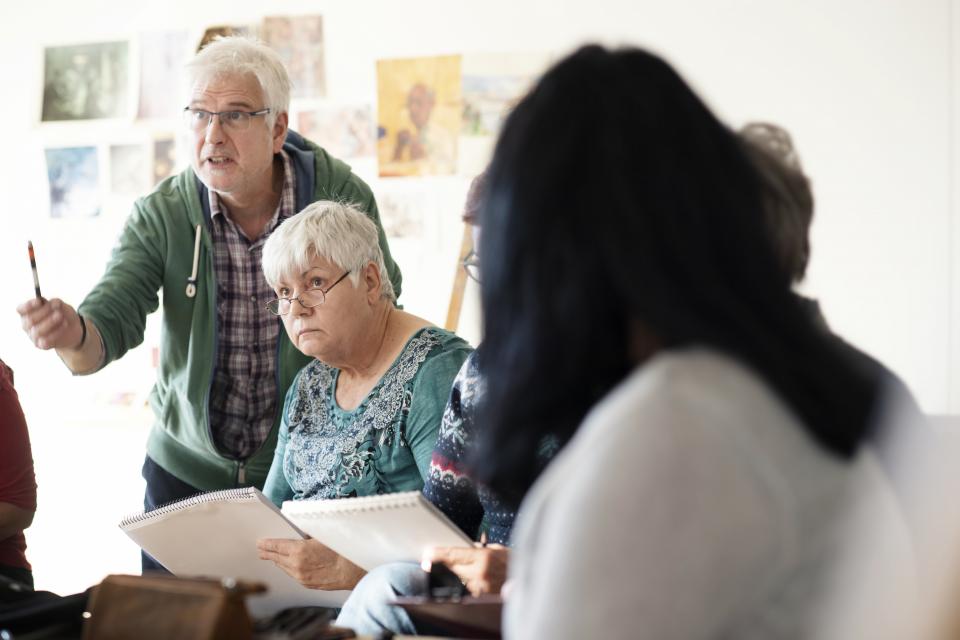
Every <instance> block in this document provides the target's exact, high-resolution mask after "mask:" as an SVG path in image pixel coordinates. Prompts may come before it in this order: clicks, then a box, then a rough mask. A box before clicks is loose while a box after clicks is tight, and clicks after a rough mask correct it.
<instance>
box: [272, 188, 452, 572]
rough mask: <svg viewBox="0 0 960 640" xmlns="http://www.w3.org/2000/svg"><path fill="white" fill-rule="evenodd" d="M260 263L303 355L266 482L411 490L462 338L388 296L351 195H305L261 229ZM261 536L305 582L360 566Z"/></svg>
mask: <svg viewBox="0 0 960 640" xmlns="http://www.w3.org/2000/svg"><path fill="white" fill-rule="evenodd" d="M263 272H264V274H265V276H266V279H267V282H269V283H270V286H271V287H272V288H273V290H274V292H275V295H276V298H275V299H274V300H272V301H271V302H270V303H269V304H268V305H267V308H268V309H269V310H270V311H271V312H272V313H273V314H276V315H278V316H280V318H281V319H282V320H283V325H284V327H285V328H286V332H287V335H288V336H289V338H290V341H291V342H292V343H293V345H294V346H295V347H296V348H297V349H298V350H300V351H301V352H302V353H303V354H304V355H305V356H308V357H310V358H311V360H310V363H309V364H308V365H307V366H306V367H304V368H303V369H302V370H301V371H300V373H299V374H297V377H296V378H295V379H294V381H293V383H292V384H291V385H290V389H289V391H288V392H287V395H286V400H285V402H284V405H283V411H282V421H281V425H280V433H279V440H278V444H277V447H276V452H275V454H274V461H273V466H272V467H271V469H270V474H269V475H268V476H267V481H266V485H265V487H264V493H265V494H266V495H267V497H269V498H270V499H271V500H273V502H275V503H276V504H277V505H278V506H279V505H280V504H281V503H282V502H283V501H284V500H332V499H338V498H347V497H356V496H369V495H377V494H382V493H395V492H398V491H418V490H420V489H421V488H422V487H423V484H424V480H425V479H426V478H427V475H428V472H429V470H430V456H431V454H432V452H433V447H434V443H435V442H436V440H437V430H438V429H439V428H440V424H441V419H442V417H443V412H444V406H445V405H446V400H447V396H448V395H449V393H450V386H451V384H452V383H453V380H454V378H455V377H456V375H457V372H458V371H459V370H460V367H461V365H462V364H463V362H464V360H466V358H467V356H468V355H469V353H470V351H471V348H470V346H469V345H468V344H467V343H466V342H464V341H463V340H462V339H461V338H459V337H457V336H456V335H454V334H453V333H451V332H449V331H446V330H444V329H440V328H438V327H435V326H433V325H432V324H430V323H429V322H428V321H426V320H424V319H423V318H419V317H417V316H414V315H412V314H410V313H407V312H405V311H401V310H399V309H397V308H396V307H395V306H394V296H393V288H392V286H391V284H390V280H389V279H388V278H387V277H386V268H385V266H384V262H383V254H382V252H381V250H380V247H379V245H378V244H377V228H376V226H375V225H374V224H373V223H372V222H371V221H370V220H369V219H368V218H367V217H366V216H365V215H364V214H363V213H361V212H360V211H359V210H358V209H356V208H354V207H352V206H349V205H344V204H340V203H335V202H315V203H314V204H312V205H310V206H308V207H307V208H306V209H304V210H303V211H302V212H301V213H299V214H298V215H297V216H296V217H295V218H293V219H292V220H291V221H289V222H287V223H286V224H284V225H283V226H282V227H280V228H279V229H278V230H277V231H276V232H274V233H273V235H271V236H270V239H269V240H267V243H266V245H265V246H264V250H263ZM258 548H259V552H260V557H261V558H262V559H264V560H270V561H273V562H274V563H275V564H276V565H277V566H279V567H280V568H281V569H283V570H284V571H286V572H287V573H288V574H289V575H290V576H292V577H293V578H295V579H296V580H298V581H299V582H300V583H301V584H303V585H305V586H307V587H310V588H313V589H322V590H341V589H352V588H353V586H354V585H355V584H356V583H357V582H358V581H359V580H360V578H361V577H362V576H363V575H364V572H363V570H362V569H360V568H359V567H357V566H356V565H354V564H353V563H351V562H350V561H348V560H346V559H345V558H343V557H342V556H339V555H337V554H336V553H335V552H334V551H332V550H330V549H329V548H327V547H325V546H324V545H322V544H321V543H319V542H317V541H316V540H313V539H308V540H284V539H263V540H261V541H260V542H259V544H258Z"/></svg>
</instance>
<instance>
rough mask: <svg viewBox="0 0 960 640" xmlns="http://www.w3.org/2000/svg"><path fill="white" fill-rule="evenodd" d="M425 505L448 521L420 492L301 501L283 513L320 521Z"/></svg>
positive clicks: (289, 503)
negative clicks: (329, 516)
mask: <svg viewBox="0 0 960 640" xmlns="http://www.w3.org/2000/svg"><path fill="white" fill-rule="evenodd" d="M418 503H420V504H423V505H424V506H425V507H426V508H427V510H428V511H430V512H431V513H433V514H434V515H435V516H439V517H440V518H441V519H442V520H445V521H448V522H449V520H448V519H447V517H446V516H445V515H444V514H443V512H442V511H440V510H439V509H437V507H436V506H435V505H434V504H433V503H431V502H430V501H429V500H427V499H426V498H424V497H423V494H422V493H420V492H419V491H403V492H399V493H384V494H380V495H375V496H361V497H358V498H341V499H339V500H322V501H311V500H300V501H292V502H286V503H284V505H283V507H284V508H283V511H284V513H285V514H287V515H291V516H296V517H298V518H306V519H319V518H323V517H324V516H328V515H335V514H341V513H354V512H358V511H360V512H363V511H386V510H390V509H406V508H409V507H413V506H416V505H417V504H418Z"/></svg>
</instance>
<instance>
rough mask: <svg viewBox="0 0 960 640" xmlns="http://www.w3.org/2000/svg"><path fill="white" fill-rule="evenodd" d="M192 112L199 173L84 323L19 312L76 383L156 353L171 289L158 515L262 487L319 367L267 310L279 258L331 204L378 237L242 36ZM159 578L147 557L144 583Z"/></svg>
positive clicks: (54, 307) (217, 49) (224, 50)
mask: <svg viewBox="0 0 960 640" xmlns="http://www.w3.org/2000/svg"><path fill="white" fill-rule="evenodd" d="M188 70H189V79H190V101H189V104H188V105H187V106H186V107H185V109H184V111H183V116H184V121H185V123H186V126H187V129H188V132H189V136H190V141H191V165H192V166H191V167H190V168H188V169H186V170H185V171H183V172H182V173H180V174H179V175H177V176H174V177H172V178H169V179H167V180H165V181H163V182H162V183H160V184H159V185H158V186H157V188H156V189H155V190H154V191H153V192H152V193H150V194H149V195H147V196H146V197H144V198H142V199H140V200H138V201H137V203H136V204H135V205H134V209H133V213H132V214H131V216H130V218H129V220H128V221H127V223H126V226H125V228H124V230H123V233H122V234H121V236H120V239H119V242H118V245H117V247H116V248H115V249H114V252H113V256H112V258H111V260H110V262H109V264H108V265H107V269H106V272H105V273H104V275H103V277H102V278H101V280H100V282H99V283H98V284H97V285H96V286H95V287H94V289H93V291H91V292H90V294H89V295H87V297H86V298H85V299H84V301H83V302H82V303H81V304H80V306H79V308H78V309H77V310H74V308H73V307H72V306H70V305H69V304H67V303H65V302H63V301H62V300H58V299H51V300H43V299H35V300H30V301H28V302H26V303H24V304H22V305H20V306H19V307H18V308H17V311H18V312H19V313H20V315H21V318H22V324H23V328H24V330H25V331H26V332H27V334H28V335H29V336H30V338H31V339H32V340H33V342H34V344H35V345H36V346H37V347H39V348H40V349H56V351H57V353H58V355H59V356H60V358H61V359H62V360H63V361H64V363H65V364H66V365H67V367H69V368H70V370H71V371H73V372H74V373H75V374H87V373H93V372H95V371H98V370H100V369H101V368H103V367H104V366H106V364H107V363H109V362H111V361H113V360H115V359H117V358H119V357H121V356H122V355H123V354H124V353H126V351H127V350H128V349H130V348H132V347H135V346H136V345H138V344H139V343H140V342H141V341H142V340H143V332H144V326H145V323H146V316H147V314H149V313H151V312H152V311H154V310H156V309H157V307H158V304H159V299H158V292H159V290H160V289H161V288H162V289H163V311H164V314H163V333H162V339H161V345H160V366H159V369H158V373H157V383H156V385H155V386H154V388H153V391H152V393H151V396H150V400H151V404H152V406H153V409H154V412H155V414H156V421H155V423H154V427H153V429H152V431H151V432H150V437H149V439H148V442H147V455H146V459H145V461H144V466H143V475H144V478H145V479H146V481H147V489H146V495H145V497H144V507H145V508H146V509H151V508H154V507H155V506H157V505H159V504H162V503H164V502H168V501H171V500H176V499H179V498H182V497H184V496H186V495H189V494H191V493H195V492H197V491H210V490H215V489H224V488H230V487H237V486H258V487H262V486H263V482H264V480H265V479H266V476H267V471H268V470H269V468H270V463H271V461H272V459H273V450H274V447H275V445H276V441H277V429H278V424H279V422H280V407H281V405H282V399H283V397H284V394H285V393H286V391H287V389H288V387H289V386H290V383H291V381H292V380H293V378H294V376H295V375H296V373H297V372H298V371H299V370H300V369H301V368H302V367H303V365H305V364H306V363H307V362H308V361H309V358H308V357H307V356H304V355H303V354H302V353H300V352H299V351H297V349H296V348H294V346H293V345H292V344H291V343H290V341H289V339H288V338H287V337H286V335H284V332H283V331H282V330H281V326H280V322H279V321H278V319H277V317H276V316H274V315H271V314H270V313H268V312H267V311H266V309H265V308H264V305H265V304H266V303H267V302H268V301H269V300H271V299H272V298H274V297H275V296H274V295H273V292H272V290H271V289H270V286H269V285H268V284H267V282H266V280H265V279H264V276H263V273H262V271H261V268H260V260H261V255H262V251H263V244H264V242H265V241H266V239H267V237H269V235H270V234H271V233H272V232H273V230H274V229H276V228H277V226H278V225H279V224H281V223H282V222H283V221H284V220H285V219H287V218H289V217H291V216H293V215H295V214H296V212H298V211H300V210H302V209H303V208H304V207H306V206H307V205H308V204H310V203H312V202H315V201H317V200H336V201H345V202H351V203H354V204H355V205H356V206H357V207H358V208H360V209H361V210H362V211H364V212H365V213H366V214H367V215H368V216H370V218H371V219H372V220H373V221H374V222H375V223H376V225H377V228H378V231H379V243H380V246H381V248H382V249H383V255H384V259H385V263H386V270H387V274H388V276H389V279H390V281H391V282H392V285H393V289H394V291H395V292H396V294H397V295H399V293H400V280H401V277H400V271H399V269H398V268H397V265H396V264H395V263H394V261H393V259H392V257H391V255H390V250H389V247H388V246H387V241H386V237H385V236H384V233H383V229H382V226H381V224H380V218H379V213H378V211H377V205H376V202H375V200H374V197H373V193H372V192H371V191H370V188H369V187H368V186H367V185H366V184H365V183H364V182H363V181H362V180H360V179H359V178H358V177H357V176H355V175H354V174H353V173H351V171H350V167H348V166H347V165H346V164H344V163H343V162H341V161H339V160H337V159H335V158H333V157H331V156H330V155H329V154H327V152H326V151H324V150H323V149H321V148H320V147H318V146H317V145H315V144H313V143H311V142H309V141H307V140H305V139H303V138H302V137H301V136H299V135H298V134H296V133H294V132H292V131H289V130H288V128H287V126H288V113H287V112H288V109H289V102H290V80H289V77H288V75H287V72H286V69H285V68H284V66H283V63H282V62H281V61H280V58H279V57H278V56H277V54H276V53H275V52H274V51H272V50H271V49H269V48H268V47H266V46H264V45H262V44H260V43H257V42H254V41H251V40H248V39H245V38H240V37H228V38H221V39H219V40H216V41H214V42H212V43H210V44H208V45H207V46H206V47H204V48H203V49H201V51H200V52H199V53H198V54H197V55H196V57H195V58H194V59H193V60H192V61H191V62H190V63H189V65H188ZM155 568H159V566H158V565H156V564H155V563H154V562H153V561H152V559H150V558H149V557H146V556H145V557H144V569H155Z"/></svg>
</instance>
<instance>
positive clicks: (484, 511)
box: [423, 353, 559, 545]
mask: <svg viewBox="0 0 960 640" xmlns="http://www.w3.org/2000/svg"><path fill="white" fill-rule="evenodd" d="M484 388H485V385H484V380H483V377H482V376H481V375H480V372H479V370H478V368H477V358H476V353H472V354H470V357H469V358H467V360H466V362H464V363H463V367H462V368H461V369H460V372H459V373H458V374H457V378H456V380H454V381H453V388H452V389H451V391H450V399H449V400H448V401H447V406H446V408H445V409H444V411H443V423H442V424H441V425H440V431H439V433H438V435H437V446H436V448H434V450H433V454H432V456H431V460H430V474H429V476H428V477H427V481H426V484H425V485H424V487H423V495H424V497H426V498H427V500H429V501H430V502H432V503H433V504H435V505H436V506H437V507H438V508H439V509H440V510H441V511H443V513H444V514H446V516H447V517H448V518H450V520H452V521H453V522H454V523H455V524H456V525H457V526H458V527H460V529H462V530H463V532H464V533H466V534H467V535H468V536H470V537H471V538H474V539H477V538H478V537H479V535H480V532H481V531H486V532H487V540H488V541H489V542H495V543H497V544H503V545H507V544H510V532H511V530H512V529H513V520H514V518H515V516H516V512H515V511H514V510H513V509H512V508H511V507H510V505H508V504H506V503H505V502H503V501H502V500H500V499H499V498H498V497H497V496H496V494H494V493H493V492H492V491H490V489H488V488H487V487H485V486H483V485H478V484H476V483H475V482H474V481H473V479H472V478H471V477H470V473H469V471H468V469H467V467H466V459H467V457H468V455H469V453H470V450H471V449H472V448H473V446H474V444H473V443H474V439H475V438H476V407H477V404H478V403H479V401H480V399H481V398H482V397H483V395H484ZM558 449H559V446H558V444H557V441H556V438H554V437H552V436H549V437H547V438H545V439H544V442H543V443H542V444H541V446H540V447H539V449H538V450H537V455H538V456H539V459H540V460H541V461H542V462H544V463H546V462H547V461H549V460H550V459H551V458H552V457H553V456H554V455H555V454H556V452H557V450H558Z"/></svg>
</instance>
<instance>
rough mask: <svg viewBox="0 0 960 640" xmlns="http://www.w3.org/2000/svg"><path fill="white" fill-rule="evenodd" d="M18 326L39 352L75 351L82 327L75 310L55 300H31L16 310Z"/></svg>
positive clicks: (78, 344)
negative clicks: (46, 350) (18, 318)
mask: <svg viewBox="0 0 960 640" xmlns="http://www.w3.org/2000/svg"><path fill="white" fill-rule="evenodd" d="M17 313H19V314H20V324H21V326H22V327H23V330H24V332H26V334H27V335H28V336H30V340H32V341H33V344H34V345H36V346H37V348H39V349H62V350H64V351H75V350H76V349H77V348H79V347H80V340H81V338H82V337H83V328H82V326H81V325H80V316H79V315H77V311H76V310H75V309H74V308H73V307H71V306H70V305H68V304H67V303H66V302H64V301H63V300H60V299H59V298H54V299H52V300H44V299H43V298H31V299H30V300H28V301H27V302H24V303H23V304H21V305H20V306H19V307H17Z"/></svg>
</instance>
